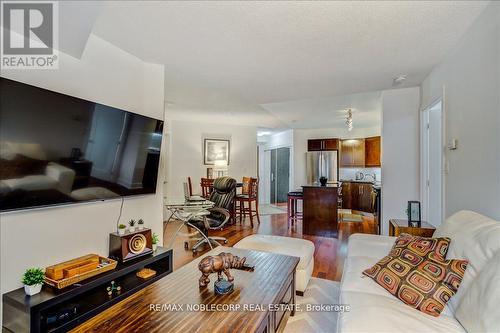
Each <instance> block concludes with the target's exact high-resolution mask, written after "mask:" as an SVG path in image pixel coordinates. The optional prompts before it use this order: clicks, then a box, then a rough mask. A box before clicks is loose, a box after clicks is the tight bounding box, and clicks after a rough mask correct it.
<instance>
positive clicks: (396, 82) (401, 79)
mask: <svg viewBox="0 0 500 333" xmlns="http://www.w3.org/2000/svg"><path fill="white" fill-rule="evenodd" d="M407 78H408V76H407V75H398V76H396V77H395V78H394V79H393V80H392V85H393V86H399V85H401V84H403V82H405V80H406V79H407Z"/></svg>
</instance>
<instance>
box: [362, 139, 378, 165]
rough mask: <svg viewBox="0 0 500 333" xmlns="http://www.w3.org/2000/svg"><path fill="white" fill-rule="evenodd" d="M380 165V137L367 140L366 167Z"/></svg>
mask: <svg viewBox="0 0 500 333" xmlns="http://www.w3.org/2000/svg"><path fill="white" fill-rule="evenodd" d="M380 165H381V163H380V136H374V137H372V138H366V139H365V166H366V167H379V166H380Z"/></svg>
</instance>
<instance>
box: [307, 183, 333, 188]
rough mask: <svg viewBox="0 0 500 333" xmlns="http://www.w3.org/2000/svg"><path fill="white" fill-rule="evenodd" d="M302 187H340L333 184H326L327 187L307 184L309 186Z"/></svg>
mask: <svg viewBox="0 0 500 333" xmlns="http://www.w3.org/2000/svg"><path fill="white" fill-rule="evenodd" d="M302 187H322V188H323V187H334V188H337V187H339V184H338V183H333V184H326V185H325V186H321V184H307V185H302Z"/></svg>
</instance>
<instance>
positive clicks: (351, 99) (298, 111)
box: [262, 92, 382, 128]
mask: <svg viewBox="0 0 500 333" xmlns="http://www.w3.org/2000/svg"><path fill="white" fill-rule="evenodd" d="M262 106H263V107H264V108H265V109H266V110H268V111H269V112H270V113H271V114H273V115H275V116H276V117H277V118H278V119H280V120H282V121H283V122H284V123H285V124H286V125H287V127H289V128H318V127H322V128H330V127H331V128H339V127H340V128H343V127H346V124H345V122H346V117H347V109H349V108H350V109H351V110H352V118H353V123H354V127H356V128H357V127H359V128H367V127H376V126H380V120H381V116H382V101H381V93H380V92H369V93H361V94H352V95H342V96H334V97H327V98H313V99H304V100H299V101H290V102H280V103H269V104H263V105H262ZM311 115H314V116H313V117H311Z"/></svg>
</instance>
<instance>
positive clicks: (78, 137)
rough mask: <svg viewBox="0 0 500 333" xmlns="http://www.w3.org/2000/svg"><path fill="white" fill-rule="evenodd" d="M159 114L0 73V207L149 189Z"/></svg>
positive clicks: (158, 140) (153, 178)
mask: <svg viewBox="0 0 500 333" xmlns="http://www.w3.org/2000/svg"><path fill="white" fill-rule="evenodd" d="M162 131H163V122H162V121H161V120H157V119H153V118H149V117H145V116H142V115H138V114H135V113H131V112H127V111H124V110H120V109H117V108H113V107H110V106H106V105H102V104H99V103H95V102H91V101H86V100H83V99H80V98H75V97H72V96H68V95H64V94H60V93H56V92H53V91H50V90H46V89H41V88H38V87H35V86H31V85H28V84H24V83H20V82H17V81H12V80H9V79H5V78H0V210H1V211H8V210H17V209H25V208H34V207H40V206H50V205H61V204H70V203H78V202H85V201H94V200H105V199H114V198H120V197H123V196H130V195H138V194H149V193H155V191H156V181H157V176H158V168H159V161H160V148H161V141H162Z"/></svg>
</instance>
